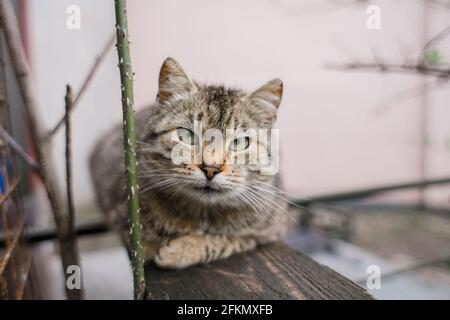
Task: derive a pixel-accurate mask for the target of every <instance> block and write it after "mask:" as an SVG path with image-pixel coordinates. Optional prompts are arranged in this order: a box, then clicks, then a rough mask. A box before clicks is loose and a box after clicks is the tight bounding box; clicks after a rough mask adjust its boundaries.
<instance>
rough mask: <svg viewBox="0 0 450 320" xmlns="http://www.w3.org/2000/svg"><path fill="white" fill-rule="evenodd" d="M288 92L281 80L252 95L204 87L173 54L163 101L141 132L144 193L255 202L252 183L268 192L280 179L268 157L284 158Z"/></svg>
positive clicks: (163, 81) (163, 78) (165, 68)
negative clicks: (280, 140) (277, 134)
mask: <svg viewBox="0 0 450 320" xmlns="http://www.w3.org/2000/svg"><path fill="white" fill-rule="evenodd" d="M282 92H283V84H282V82H281V80H279V79H274V80H272V81H269V82H267V83H266V84H265V85H263V86H261V87H260V88H258V89H256V90H254V91H252V92H244V91H241V90H235V89H227V88H224V87H222V86H206V85H200V84H198V83H196V82H194V81H192V80H191V79H190V78H189V77H188V76H187V74H186V73H185V71H184V70H183V69H182V68H181V66H180V65H179V64H178V63H177V62H176V61H175V60H174V59H172V58H168V59H166V60H165V61H164V63H163V65H162V68H161V71H160V76H159V91H158V96H157V100H156V104H155V106H154V107H153V110H152V114H151V116H150V119H149V121H148V122H147V126H146V129H145V132H144V134H143V135H142V136H141V137H139V139H140V141H139V142H140V144H139V161H140V172H139V174H140V178H141V179H140V180H141V182H140V184H141V191H142V192H159V193H162V194H165V195H167V196H173V197H174V198H172V199H176V198H178V197H187V198H190V199H192V200H196V201H199V202H201V203H204V204H217V203H222V204H223V203H224V202H226V201H228V204H229V205H235V206H239V205H249V204H250V205H251V203H252V198H251V196H249V195H248V192H247V191H248V188H251V187H256V188H258V187H261V188H263V189H267V188H268V186H267V185H268V184H270V183H271V182H272V181H273V175H270V174H269V175H268V174H267V173H265V172H263V171H264V168H266V167H267V166H268V163H267V162H266V163H263V161H262V159H261V156H262V155H267V156H268V157H269V158H270V159H272V163H270V164H269V165H273V159H274V157H275V156H278V155H274V154H273V150H274V148H273V145H274V143H277V141H275V140H274V135H273V133H272V131H271V129H272V126H273V124H274V121H275V120H276V115H277V110H278V107H279V105H280V102H281V96H282ZM264 136H265V137H264ZM275 150H276V152H278V149H275ZM261 193H262V191H261Z"/></svg>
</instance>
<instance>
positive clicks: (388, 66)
mask: <svg viewBox="0 0 450 320" xmlns="http://www.w3.org/2000/svg"><path fill="white" fill-rule="evenodd" d="M327 67H328V68H330V69H334V70H367V71H378V72H381V73H383V72H386V73H412V74H420V75H430V76H434V77H437V78H439V79H442V80H447V79H448V78H450V69H439V68H433V67H427V66H421V65H417V64H395V63H385V62H377V63H373V62H367V63H364V62H349V63H330V64H327Z"/></svg>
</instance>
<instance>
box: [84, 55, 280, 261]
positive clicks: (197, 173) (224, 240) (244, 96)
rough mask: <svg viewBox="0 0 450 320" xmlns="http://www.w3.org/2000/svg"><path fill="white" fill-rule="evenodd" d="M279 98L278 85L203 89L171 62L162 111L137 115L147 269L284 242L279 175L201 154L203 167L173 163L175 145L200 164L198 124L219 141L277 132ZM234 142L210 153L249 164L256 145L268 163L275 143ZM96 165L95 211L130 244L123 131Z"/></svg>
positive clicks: (163, 82)
mask: <svg viewBox="0 0 450 320" xmlns="http://www.w3.org/2000/svg"><path fill="white" fill-rule="evenodd" d="M282 93H283V83H282V81H281V80H279V79H274V80H272V81H269V82H267V83H266V84H265V85H263V86H262V87H260V88H259V89H257V90H255V91H253V92H250V93H246V92H244V91H241V90H236V89H228V88H225V87H223V86H211V85H200V84H198V83H197V82H194V81H192V80H191V79H190V78H189V77H188V75H187V74H186V72H185V71H184V70H183V69H182V67H181V66H180V65H179V64H178V62H176V61H175V60H174V59H172V58H167V59H166V60H165V61H164V63H163V65H162V67H161V71H160V75H159V90H158V95H157V99H156V103H155V104H154V105H153V106H151V107H149V108H146V109H144V110H143V111H140V112H138V113H137V114H136V134H137V140H138V142H137V144H138V151H137V156H138V176H139V185H140V195H139V196H140V207H141V209H140V215H141V223H142V228H143V229H142V242H143V250H144V255H145V260H146V262H151V263H154V264H156V265H157V266H159V267H161V268H172V269H178V268H185V267H188V266H191V265H195V264H198V263H207V262H210V261H213V260H218V259H224V258H227V257H229V256H230V255H232V254H235V253H239V252H244V251H248V250H252V249H254V248H255V247H256V246H257V245H259V244H264V243H269V242H273V241H277V240H279V239H280V237H282V235H283V234H284V231H285V229H286V222H287V220H286V214H285V212H286V211H285V207H286V206H285V202H284V201H281V199H280V197H279V196H278V190H279V189H278V187H277V185H278V180H279V178H278V175H276V174H273V175H268V174H263V173H262V171H261V168H260V167H261V166H260V165H258V164H250V163H247V162H246V163H241V164H239V163H233V162H232V161H230V163H228V162H227V161H229V160H227V159H226V158H223V161H222V162H220V161H216V160H214V161H210V160H211V159H209V160H208V159H206V158H207V156H205V155H202V154H200V158H199V161H197V162H196V161H185V162H182V163H180V164H175V163H174V161H173V148H174V146H175V145H178V146H180V145H181V146H183V147H184V148H185V149H186V150H188V151H187V152H191V154H190V155H188V157H186V159H188V158H189V157H190V156H192V158H191V159H194V158H195V154H197V156H198V152H197V153H196V151H192V150H194V149H195V148H194V147H193V145H194V144H197V145H202V143H203V142H198V141H197V140H198V137H197V133H195V131H196V130H195V128H194V126H195V124H194V123H197V124H196V125H199V124H200V125H201V128H202V129H201V132H203V130H206V129H211V128H214V129H216V130H218V131H219V132H225V131H226V130H227V129H230V128H231V129H241V131H243V130H246V129H250V128H253V129H256V128H258V129H272V128H273V125H274V122H275V120H276V117H277V110H278V107H279V105H280V103H281V97H282ZM233 138H234V137H232V139H231V142H230V143H229V144H228V145H227V143H228V142H227V143H222V144H221V145H220V144H219V145H220V147H221V148H218V149H217V150H215V151H214V152H212V153H211V154H213V153H214V155H220V154H222V153H228V154H232V155H234V156H236V155H237V154H245V159H246V160H248V159H249V156H250V155H249V154H250V153H251V152H256V151H254V149H255V148H250V146H255V145H256V146H257V147H259V148H263V149H264V151H267V154H270V150H271V149H270V148H269V147H270V146H271V143H267V144H261V143H260V142H259V140H258V139H254V137H248V136H240V137H237V138H235V139H234V140H233ZM227 141H228V140H227ZM219 149H222V150H219ZM265 149H267V150H265ZM268 149H270V150H268ZM189 150H190V151H189ZM251 150H253V151H251ZM224 151H225V152H224ZM205 154H206V153H205ZM220 157H221V156H219V158H220ZM196 159H198V158H196ZM215 159H216V158H215ZM89 163H90V171H91V177H92V180H93V184H94V188H95V191H96V195H97V200H98V204H99V206H100V208H101V210H102V211H103V212H105V213H106V214H107V217H108V219H109V221H110V223H111V224H112V226H113V227H114V228H116V229H117V230H120V231H121V234H122V236H123V238H124V240H125V242H126V243H128V237H129V236H128V234H129V233H128V231H129V228H128V225H127V207H126V199H127V194H126V191H125V185H126V182H125V177H124V174H123V172H124V164H123V163H124V161H123V137H122V128H121V126H120V125H118V126H116V127H114V128H113V129H112V130H110V131H109V132H107V133H106V134H105V135H104V136H103V137H102V138H101V139H100V140H99V142H98V143H97V144H96V146H95V148H94V149H93V151H92V154H91V156H90V159H89Z"/></svg>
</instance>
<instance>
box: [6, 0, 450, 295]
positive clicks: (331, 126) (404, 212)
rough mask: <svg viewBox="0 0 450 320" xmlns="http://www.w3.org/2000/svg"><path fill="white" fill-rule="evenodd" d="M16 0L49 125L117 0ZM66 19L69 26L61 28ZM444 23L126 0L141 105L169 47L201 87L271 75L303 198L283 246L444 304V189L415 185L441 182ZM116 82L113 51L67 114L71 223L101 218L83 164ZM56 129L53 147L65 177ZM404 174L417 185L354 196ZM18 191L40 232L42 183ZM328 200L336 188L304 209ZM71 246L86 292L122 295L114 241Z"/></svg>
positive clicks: (41, 258)
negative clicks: (279, 90) (279, 92)
mask: <svg viewBox="0 0 450 320" xmlns="http://www.w3.org/2000/svg"><path fill="white" fill-rule="evenodd" d="M13 3H14V4H15V9H16V13H17V16H18V19H19V25H20V29H21V33H22V37H23V42H24V43H23V44H24V47H25V49H26V53H27V57H28V59H29V63H30V66H31V69H32V75H33V78H34V84H35V92H36V95H37V99H38V101H39V105H40V108H41V110H40V111H41V113H42V114H43V120H44V122H45V125H46V126H47V127H48V128H52V127H54V125H55V124H56V123H57V122H58V121H59V119H60V118H61V117H62V116H63V115H64V95H65V90H66V89H65V87H66V84H68V83H69V84H71V85H72V86H73V87H74V90H75V91H77V90H79V89H80V87H81V86H82V84H83V81H84V79H85V77H86V75H87V74H88V72H89V70H90V68H91V66H92V65H93V64H94V62H95V59H96V58H97V57H98V55H99V54H100V52H101V51H102V50H103V48H104V47H105V45H106V44H107V43H108V41H109V39H110V38H111V36H112V35H113V34H114V23H115V18H114V4H113V1H110V0H97V1H88V0H60V1H51V0H40V1H29V0H18V1H13ZM374 6H375V7H374ZM74 10H75V11H74ZM74 12H75V14H76V13H77V12H78V13H79V17H80V24H79V26H78V27H79V28H78V27H73V26H72V27H70V26H68V24H67V23H68V19H71V17H73V14H74ZM374 14H375V16H374ZM449 17H450V2H449V1H444V0H442V1H439V0H437V1H431V0H417V1H415V0H408V1H406V0H396V1H392V0H391V1H388V0H379V1H375V0H374V1H362V0H342V1H339V0H335V1H332V0H264V1H260V0H258V1H257V0H248V1H237V0H228V1H217V0H214V1H207V0H190V1H175V0H164V1H163V0H154V1H144V0H131V1H128V23H129V34H130V40H131V52H132V57H131V58H132V63H133V70H134V72H135V77H134V80H135V82H134V84H135V105H136V109H137V110H140V109H142V108H145V107H148V106H149V105H151V104H152V103H153V102H154V100H155V97H156V93H157V79H158V72H159V68H160V67H161V64H162V62H163V60H164V59H165V58H166V57H168V56H171V57H174V58H175V59H177V61H179V62H180V64H181V65H182V66H183V67H184V69H185V70H186V71H187V73H188V74H189V75H190V76H191V77H192V78H193V79H195V80H197V81H198V82H202V83H211V84H225V85H227V86H232V87H238V88H242V89H247V90H251V89H254V88H257V87H258V86H260V85H261V84H263V83H265V82H266V81H268V80H270V79H272V78H275V77H279V78H281V79H282V80H283V82H284V88H285V91H284V96H283V102H282V105H281V107H280V111H279V120H278V123H277V127H278V128H279V129H280V137H281V143H282V146H281V152H282V158H281V161H282V164H281V174H282V179H283V183H284V188H285V189H286V191H287V192H288V193H289V195H290V198H292V199H297V200H298V201H299V203H300V204H302V205H306V206H307V207H308V210H303V211H302V212H303V214H302V222H301V227H298V228H297V227H295V226H293V227H292V230H291V231H290V233H289V234H288V236H287V242H288V243H289V244H290V245H292V247H294V248H298V249H299V250H302V251H304V252H306V253H308V254H309V255H311V256H312V257H313V258H314V259H316V260H318V261H319V262H321V263H323V264H326V265H328V266H330V267H331V268H333V269H335V270H337V271H338V272H340V273H342V274H344V275H345V276H347V277H349V278H351V279H352V280H354V281H357V282H359V283H360V284H361V285H363V286H365V285H366V278H367V268H368V266H370V265H377V266H379V267H380V268H381V274H382V282H381V284H382V286H381V288H380V289H375V290H370V293H371V294H373V295H374V296H375V297H377V298H387V299H399V298H409V299H432V298H435V299H449V298H450V266H449V255H450V251H449V248H450V220H449V218H450V189H449V185H448V184H445V183H437V184H432V185H429V186H426V187H421V184H420V183H423V182H426V181H431V180H436V179H437V180H443V179H447V178H449V177H450V122H449V119H450V109H449V106H448V101H449V100H450V90H449V88H450V87H449V81H448V80H449V78H448V77H449V72H448V71H447V70H448V68H449V63H450V55H449V54H448V53H450V51H449V49H450V47H449V45H450V37H447V31H448V27H449V21H450V20H449ZM371 19H372V20H371ZM373 19H375V20H376V21H375V22H376V23H375V27H374V25H373V24H371V21H372V22H373V21H374V20H373ZM377 19H378V20H377ZM368 20H369V21H368ZM7 68H8V67H6V69H7ZM5 74H6V75H5V77H6V79H7V80H8V81H9V82H10V83H14V79H13V76H12V74H9V75H8V72H6V73H5ZM119 81H120V80H119V73H118V68H117V55H116V52H115V50H114V49H113V48H111V49H110V50H108V51H107V54H106V55H105V56H104V59H103V61H102V63H101V65H100V66H99V69H98V71H97V73H96V75H95V78H94V79H93V80H92V83H91V84H90V88H89V90H87V91H86V93H85V94H84V96H83V97H82V99H81V100H80V102H79V106H78V107H77V109H76V110H74V112H73V116H72V121H73V125H72V126H73V150H74V160H73V166H74V196H75V206H76V212H77V221H78V222H79V223H83V222H89V221H96V219H97V220H98V219H100V218H101V215H100V214H99V212H98V209H97V208H96V206H95V202H94V200H95V199H94V192H93V189H92V185H91V181H90V177H89V172H88V166H87V159H88V155H89V153H90V151H91V149H92V147H93V145H94V144H95V143H96V141H97V139H98V138H99V136H100V135H101V134H102V133H104V132H105V131H106V130H107V129H108V128H110V127H111V126H113V125H114V124H117V123H120V121H121V118H122V114H121V100H120V89H119V87H120V82H119ZM8 88H9V89H8V90H9V91H10V94H9V98H10V100H11V101H12V102H10V104H14V102H15V101H16V104H20V101H19V100H20V99H19V98H18V97H17V93H16V94H14V84H11V85H10V86H9V87H8ZM17 110H19V109H17ZM15 112H16V111H15ZM17 112H18V111H17ZM17 112H16V113H15V115H13V113H14V112H13V113H12V115H11V117H12V120H11V121H12V122H13V124H12V126H13V129H14V130H13V132H15V136H16V137H17V140H19V141H20V140H21V141H23V142H24V144H26V143H25V142H26V141H27V140H26V134H24V132H27V123H26V122H25V121H23V120H21V118H20V116H19V115H18V114H17ZM63 131H64V130H61V131H59V132H58V133H57V134H56V135H55V137H54V140H53V141H54V143H53V144H54V147H53V158H54V159H55V166H56V168H55V169H56V173H57V177H58V179H59V180H60V184H61V185H63V183H64V181H65V159H64V145H65V142H64V132H63ZM21 135H22V136H23V137H22V136H21ZM409 183H416V185H415V186H414V187H408V188H400V187H399V188H393V189H394V191H389V192H377V193H376V195H375V196H371V197H366V195H364V196H355V195H351V196H349V195H348V192H356V191H358V190H359V191H360V190H366V191H370V189H372V188H378V187H381V188H382V189H383V187H389V186H396V185H402V184H409ZM447 183H448V181H447ZM388 189H389V188H388ZM379 191H380V190H379ZM381 191H386V190H381ZM25 193H26V194H32V195H33V199H34V200H33V201H32V203H34V204H36V203H38V204H39V205H33V206H32V207H33V211H36V212H37V213H35V214H34V216H35V218H34V220H35V221H34V223H33V224H34V227H35V228H36V227H38V228H44V229H45V228H47V227H49V226H51V225H52V217H51V216H50V215H49V214H48V215H47V214H46V213H48V212H49V211H50V209H49V208H48V207H47V205H46V202H45V201H44V200H39V199H40V198H43V196H42V195H41V196H38V195H39V194H42V193H43V191H42V190H41V188H39V187H38V186H37V185H36V184H35V185H34V187H33V184H32V182H31V187H30V188H28V190H25ZM324 195H335V196H336V197H335V198H333V199H332V201H329V199H328V200H326V201H323V202H322V201H316V202H311V203H309V202H308V203H305V202H304V201H306V200H307V199H309V198H313V199H315V198H316V197H322V196H324ZM371 195H372V194H371ZM36 198H37V199H38V200H36ZM30 201H31V200H30ZM293 210H294V209H293ZM295 210H297V209H295ZM299 230H300V231H299ZM39 248H40V249H39V250H40V251H39V254H37V257H36V259H35V260H36V264H37V265H38V266H39V268H38V267H36V269H38V270H40V271H39V272H38V277H37V278H41V280H40V281H39V282H40V284H39V286H40V288H42V290H41V295H42V296H43V297H46V298H62V297H63V285H62V281H63V280H62V279H63V278H62V272H61V271H60V270H59V269H58V268H60V265H59V262H58V257H57V255H56V254H55V252H54V248H53V245H52V244H51V243H49V242H47V243H44V244H41V245H40V246H39ZM80 248H81V258H82V259H81V263H82V268H83V283H84V285H85V288H86V297H87V298H131V296H132V281H131V271H130V267H129V264H128V258H127V256H126V252H125V250H124V249H122V248H121V246H120V242H119V241H118V239H117V238H116V237H115V236H114V235H113V234H110V233H107V234H102V235H96V236H95V237H92V236H91V237H83V238H81V239H80ZM44 273H45V274H46V275H47V276H46V277H44ZM383 275H386V277H383ZM42 279H47V280H46V281H42Z"/></svg>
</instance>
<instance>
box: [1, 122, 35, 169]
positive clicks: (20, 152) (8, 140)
mask: <svg viewBox="0 0 450 320" xmlns="http://www.w3.org/2000/svg"><path fill="white" fill-rule="evenodd" d="M0 136H1V137H2V139H3V140H4V141H5V142H6V143H7V144H8V145H9V146H10V147H11V149H13V150H14V151H15V152H16V153H17V154H18V155H19V156H20V157H21V158H22V159H23V161H25V162H26V164H28V165H29V166H30V168H31V169H33V170H34V171H36V172H39V164H38V163H37V162H36V161H34V159H33V158H32V157H31V156H30V155H29V154H28V153H27V152H26V151H25V150H24V149H23V148H22V146H21V145H20V144H19V143H18V142H17V141H16V140H15V139H14V138H13V137H12V136H10V135H9V133H8V131H6V130H5V129H4V128H3V127H1V126H0Z"/></svg>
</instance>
